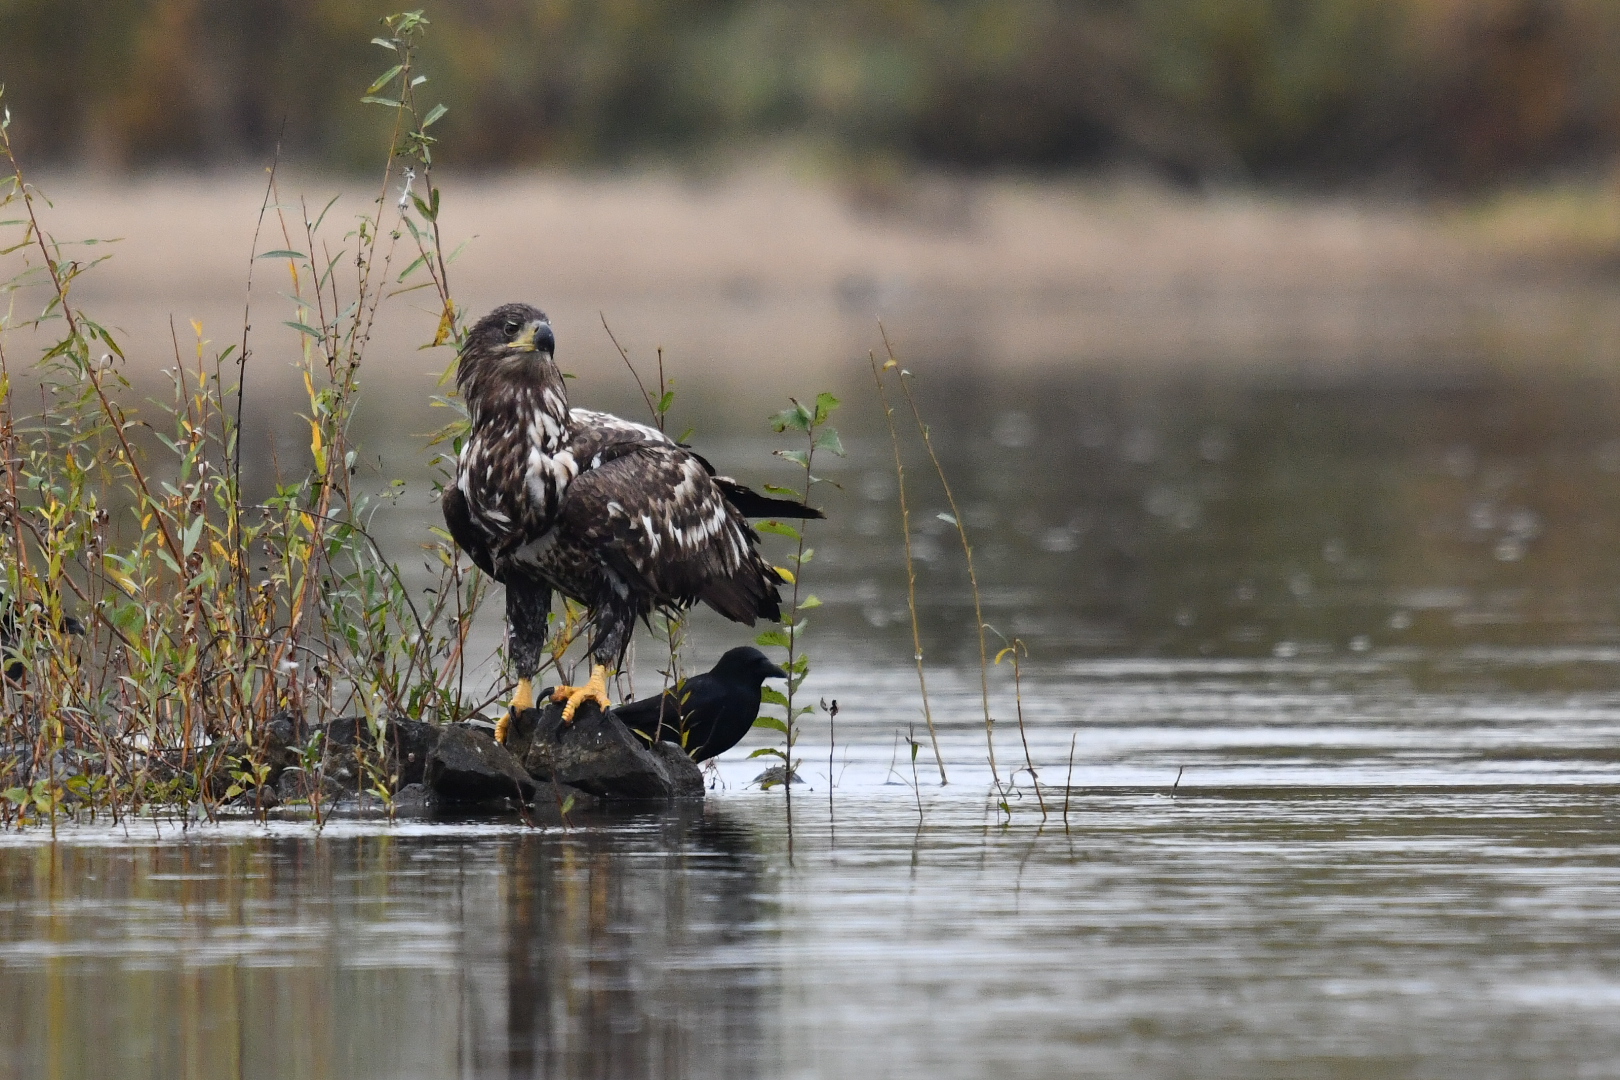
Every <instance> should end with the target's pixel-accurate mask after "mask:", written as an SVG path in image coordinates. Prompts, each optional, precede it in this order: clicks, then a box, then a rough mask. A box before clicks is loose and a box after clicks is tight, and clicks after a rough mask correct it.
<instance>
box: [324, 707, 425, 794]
mask: <svg viewBox="0 0 1620 1080" xmlns="http://www.w3.org/2000/svg"><path fill="white" fill-rule="evenodd" d="M443 730H444V729H443V728H440V727H439V726H438V725H436V724H427V723H423V722H422V721H420V720H408V719H406V718H405V717H402V716H395V717H389V718H388V720H387V722H386V724H385V725H384V728H383V733H382V740H381V745H380V746H379V745H378V742H377V740H375V739H373V738H372V734H371V727H370V725H368V724H367V723H366V719H365V717H363V716H346V717H344V718H342V719H341V720H333V721H332V722H331V723H329V724H327V725H326V728H325V729H324V737H323V741H322V757H321V769H322V771H323V772H324V773H325V774H326V775H327V776H329V777H331V778H333V779H334V780H336V781H338V782H339V783H341V784H342V785H343V786H344V787H345V788H346V789H347V790H349V791H358V790H360V789H362V788H369V787H371V786H373V784H374V782H375V781H376V780H382V781H383V782H384V783H386V784H388V785H389V786H390V787H393V788H402V787H407V786H409V785H411V784H420V783H422V782H423V779H424V771H425V769H426V767H427V759H428V754H429V753H430V752H431V751H432V749H433V747H434V746H435V745H436V744H437V743H438V741H439V733H440V732H441V731H443Z"/></svg>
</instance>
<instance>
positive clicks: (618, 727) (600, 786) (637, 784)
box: [511, 702, 703, 801]
mask: <svg viewBox="0 0 1620 1080" xmlns="http://www.w3.org/2000/svg"><path fill="white" fill-rule="evenodd" d="M511 739H512V741H513V742H514V743H515V744H516V745H518V746H521V747H523V767H524V768H525V769H527V770H528V771H529V775H530V776H532V777H534V778H535V779H536V780H540V781H550V780H555V781H556V782H558V783H560V784H567V785H570V786H572V787H577V788H581V789H583V790H584V791H587V792H589V793H590V794H592V795H598V796H600V797H602V798H604V799H635V800H647V799H656V800H662V801H669V800H673V799H701V798H702V797H703V773H702V771H701V770H699V769H698V767H697V765H696V764H694V763H693V761H692V760H691V759H690V758H688V757H687V756H686V755H685V754H684V753H682V752H681V750H680V748H679V747H677V746H674V745H672V744H668V743H661V744H659V745H658V746H657V747H655V748H651V749H649V748H648V746H647V743H646V740H644V739H642V738H641V737H640V736H638V735H636V734H635V733H634V732H632V731H631V730H630V729H629V728H627V727H625V726H624V724H623V723H622V722H620V720H619V718H618V717H616V716H614V715H613V714H612V713H603V712H602V710H601V709H600V708H598V707H597V706H596V705H595V704H594V703H592V702H586V703H584V704H582V705H581V706H580V708H579V712H577V713H575V714H574V722H573V723H571V724H564V723H563V722H562V706H561V705H557V704H553V703H547V704H546V705H545V707H543V708H541V709H529V710H527V711H525V712H524V713H523V714H522V715H521V716H519V717H518V718H517V721H516V722H515V723H514V724H513V725H512V732H511Z"/></svg>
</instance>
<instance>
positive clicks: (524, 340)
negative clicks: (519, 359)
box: [506, 319, 557, 355]
mask: <svg viewBox="0 0 1620 1080" xmlns="http://www.w3.org/2000/svg"><path fill="white" fill-rule="evenodd" d="M506 347H507V348H508V349H512V350H514V351H516V352H543V353H546V354H547V355H550V354H553V353H555V352H556V351H557V339H556V338H555V337H554V336H552V333H551V324H550V323H548V322H546V321H545V320H543V319H536V320H534V321H533V322H531V323H529V325H527V326H525V327H524V328H523V332H522V333H521V334H519V335H518V336H517V337H516V338H514V339H513V340H512V341H511V342H509V343H508V344H507V346H506Z"/></svg>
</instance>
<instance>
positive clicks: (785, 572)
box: [771, 566, 799, 585]
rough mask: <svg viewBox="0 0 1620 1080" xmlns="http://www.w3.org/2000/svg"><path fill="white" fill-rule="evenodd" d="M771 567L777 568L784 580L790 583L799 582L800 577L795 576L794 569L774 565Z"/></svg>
mask: <svg viewBox="0 0 1620 1080" xmlns="http://www.w3.org/2000/svg"><path fill="white" fill-rule="evenodd" d="M771 569H773V570H775V571H776V572H777V573H778V574H781V575H782V580H783V581H785V582H787V583H788V584H789V585H796V584H798V581H799V579H798V578H796V577H794V576H793V571H791V570H789V569H787V568H786V567H782V566H774V567H772V568H771Z"/></svg>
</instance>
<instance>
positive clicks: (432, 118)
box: [422, 104, 450, 131]
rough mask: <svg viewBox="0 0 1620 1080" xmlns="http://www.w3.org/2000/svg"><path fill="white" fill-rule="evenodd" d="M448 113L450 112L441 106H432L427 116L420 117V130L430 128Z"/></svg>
mask: <svg viewBox="0 0 1620 1080" xmlns="http://www.w3.org/2000/svg"><path fill="white" fill-rule="evenodd" d="M449 111H450V110H449V109H448V108H447V107H445V106H444V105H442V104H441V105H435V106H433V108H431V109H429V110H428V113H427V115H426V116H424V117H422V130H424V131H426V130H427V129H428V128H430V127H432V126H433V125H434V124H435V123H436V122H437V121H438V120H439V118H440V117H442V116H443V115H444V114H445V113H447V112H449Z"/></svg>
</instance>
